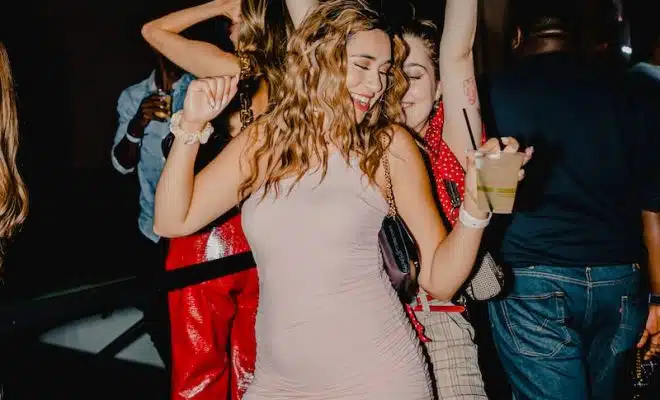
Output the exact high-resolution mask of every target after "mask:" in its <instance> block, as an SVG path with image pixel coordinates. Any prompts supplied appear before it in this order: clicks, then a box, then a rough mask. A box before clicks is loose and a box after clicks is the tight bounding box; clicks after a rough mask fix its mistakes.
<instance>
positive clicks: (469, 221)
mask: <svg viewBox="0 0 660 400" xmlns="http://www.w3.org/2000/svg"><path fill="white" fill-rule="evenodd" d="M492 217H493V213H490V212H489V213H488V217H487V218H486V219H478V218H475V217H473V216H472V215H471V214H470V213H469V212H467V211H466V210H465V208H464V207H463V205H462V204H461V208H460V211H459V212H458V220H459V221H461V224H463V226H465V227H466V228H475V229H482V228H485V227H487V226H488V224H489V223H490V219H491V218H492Z"/></svg>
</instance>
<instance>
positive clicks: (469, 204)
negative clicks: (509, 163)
mask: <svg viewBox="0 0 660 400" xmlns="http://www.w3.org/2000/svg"><path fill="white" fill-rule="evenodd" d="M500 141H501V143H502V144H504V146H505V147H504V149H502V148H501V146H500ZM519 148H520V143H518V141H517V140H516V139H514V138H512V137H503V138H501V139H500V140H498V139H497V138H491V139H488V141H487V142H486V143H484V144H483V145H482V146H481V147H480V148H479V150H477V151H474V150H470V151H468V152H467V171H466V173H465V196H464V201H463V206H464V207H465V211H467V212H468V213H470V214H471V215H473V216H474V217H475V218H483V219H485V218H487V215H488V213H486V212H484V211H481V210H479V207H478V205H477V167H476V165H475V157H476V155H477V154H478V153H480V154H489V153H490V154H497V153H500V152H504V153H516V152H517V151H518V149H519ZM524 154H525V157H524V159H523V163H522V166H521V168H520V170H519V171H518V180H519V181H521V180H522V179H523V178H524V177H525V170H524V169H523V167H524V166H525V164H527V163H528V162H529V160H531V159H532V155H533V154H534V148H533V147H528V148H526V149H525V152H524Z"/></svg>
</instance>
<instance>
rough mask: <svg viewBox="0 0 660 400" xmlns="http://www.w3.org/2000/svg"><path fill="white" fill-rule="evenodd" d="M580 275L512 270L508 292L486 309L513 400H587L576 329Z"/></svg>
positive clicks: (561, 270) (579, 311) (582, 293)
mask: <svg viewBox="0 0 660 400" xmlns="http://www.w3.org/2000/svg"><path fill="white" fill-rule="evenodd" d="M580 271H584V268H573V269H569V268H557V267H543V266H533V267H527V268H513V278H514V282H513V287H512V289H511V292H510V293H508V294H507V296H506V297H504V298H501V299H498V300H493V301H491V302H490V304H489V311H490V320H491V326H492V328H493V329H492V331H493V340H494V342H495V345H496V348H497V351H498V354H499V356H500V359H501V361H502V365H503V367H504V369H505V371H506V373H507V376H508V378H509V382H510V383H511V388H512V391H513V394H514V396H515V399H516V400H573V399H575V400H586V399H588V387H587V371H586V369H585V366H584V363H583V361H582V360H583V357H582V343H581V337H580V330H579V328H576V327H579V326H580V324H581V319H582V315H583V314H584V312H583V310H584V307H585V304H586V297H585V289H584V288H585V283H584V279H581V276H580ZM569 321H570V322H571V324H570V326H569V324H568V323H567V322H569Z"/></svg>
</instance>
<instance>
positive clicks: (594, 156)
mask: <svg viewBox="0 0 660 400" xmlns="http://www.w3.org/2000/svg"><path fill="white" fill-rule="evenodd" d="M631 87H632V85H629V84H628V83H627V81H626V76H625V74H624V73H623V72H614V71H612V70H608V69H605V68H597V67H595V66H594V65H591V64H588V63H586V62H582V61H580V60H578V59H577V58H575V57H573V56H572V55H570V54H568V53H551V54H544V55H537V56H530V57H527V58H525V59H523V60H521V61H519V62H517V63H516V64H515V65H514V66H513V67H511V68H509V69H507V70H506V71H504V72H502V73H499V74H495V75H493V76H490V77H489V78H488V80H487V81H486V82H485V85H483V87H482V90H484V91H485V92H484V96H483V97H484V99H483V100H484V113H485V120H486V125H487V132H488V133H489V135H491V136H513V137H515V138H517V139H518V140H520V141H521V143H522V144H523V145H524V146H534V149H535V153H534V157H533V160H532V161H531V162H530V164H529V165H528V166H527V167H526V172H527V174H526V178H525V180H524V181H523V183H522V184H521V185H520V187H519V190H518V194H517V198H516V205H515V212H514V214H513V215H512V216H510V217H499V216H498V218H496V220H495V221H494V222H495V223H494V225H495V227H494V230H495V231H497V228H499V233H500V234H501V235H497V237H498V238H501V242H500V243H497V242H496V244H497V245H498V247H499V253H500V254H499V255H500V257H501V258H502V260H503V261H504V262H505V263H507V264H510V265H554V266H585V265H608V264H619V263H628V262H637V261H639V260H640V257H641V254H642V249H643V247H642V239H641V235H642V225H641V211H642V210H643V209H647V210H658V209H659V208H660V195H659V193H660V184H659V179H658V162H657V159H658V156H657V154H656V153H657V149H658V148H657V147H656V146H655V145H654V144H652V140H653V137H652V133H656V134H657V131H655V132H654V129H653V128H654V127H655V126H657V125H655V124H654V123H653V122H652V121H651V120H650V119H649V118H648V116H649V115H650V113H648V112H645V111H644V110H645V109H648V108H647V106H648V104H646V103H644V102H641V101H638V98H637V97H636V96H635V93H634V91H633V90H631Z"/></svg>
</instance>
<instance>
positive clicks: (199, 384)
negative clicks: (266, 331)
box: [167, 233, 236, 400]
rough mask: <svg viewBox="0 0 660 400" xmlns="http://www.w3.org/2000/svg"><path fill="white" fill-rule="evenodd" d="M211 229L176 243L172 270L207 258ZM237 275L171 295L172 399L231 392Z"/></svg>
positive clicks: (170, 261) (171, 257) (212, 396)
mask: <svg viewBox="0 0 660 400" xmlns="http://www.w3.org/2000/svg"><path fill="white" fill-rule="evenodd" d="M207 240H208V233H207V234H202V235H195V236H192V237H186V238H179V239H176V240H173V241H172V242H171V243H170V249H169V254H168V259H167V269H168V270H171V269H176V268H181V267H186V266H189V265H193V264H197V263H200V262H202V261H204V260H205V257H206V254H205V244H206V242H207ZM235 288H236V282H235V279H234V277H233V276H227V277H223V278H218V279H214V280H211V281H207V282H203V283H201V284H197V285H193V286H188V287H186V288H183V289H181V290H175V291H172V292H170V294H169V303H170V321H171V336H172V371H171V377H172V383H171V399H172V400H184V399H186V400H189V399H194V400H202V399H204V400H206V399H208V400H211V399H213V400H217V399H222V400H224V399H227V398H228V396H229V390H230V389H229V380H230V376H229V375H230V374H229V365H230V360H229V356H228V346H229V327H230V324H231V321H232V319H233V318H234V313H235V303H234V300H233V297H232V292H234V291H235V290H236V289H235Z"/></svg>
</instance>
